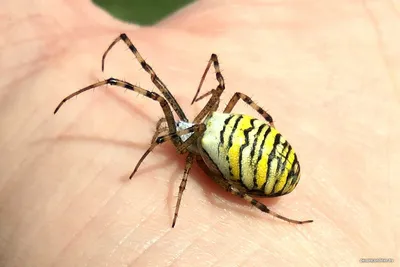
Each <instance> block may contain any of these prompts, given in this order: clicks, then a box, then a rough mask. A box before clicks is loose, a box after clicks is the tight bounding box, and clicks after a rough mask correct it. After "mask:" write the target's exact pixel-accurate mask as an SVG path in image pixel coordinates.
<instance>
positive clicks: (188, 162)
mask: <svg viewBox="0 0 400 267" xmlns="http://www.w3.org/2000/svg"><path fill="white" fill-rule="evenodd" d="M193 157H194V156H193V154H192V153H189V155H188V156H187V157H186V163H185V170H184V172H183V177H182V181H181V184H180V185H179V193H178V199H177V201H176V206H175V213H174V219H173V221H172V228H174V226H175V224H176V220H177V218H178V213H179V207H180V206H181V200H182V196H183V191H185V188H186V183H187V177H188V175H189V172H190V169H191V168H192V165H193Z"/></svg>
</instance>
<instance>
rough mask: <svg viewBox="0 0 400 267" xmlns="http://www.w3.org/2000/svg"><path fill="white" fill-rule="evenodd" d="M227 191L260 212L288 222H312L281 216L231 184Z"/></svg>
mask: <svg viewBox="0 0 400 267" xmlns="http://www.w3.org/2000/svg"><path fill="white" fill-rule="evenodd" d="M229 192H231V193H232V194H233V195H235V196H238V197H241V198H243V199H244V200H246V201H247V202H249V203H250V204H251V205H253V206H255V207H256V208H257V209H259V210H261V211H262V212H265V213H269V214H271V215H272V216H274V217H276V218H278V219H281V220H284V221H287V222H290V223H295V224H304V223H311V222H313V220H307V221H298V220H293V219H289V218H287V217H285V216H282V215H280V214H278V213H276V212H274V211H272V210H270V209H269V208H268V207H267V206H265V205H264V204H263V203H261V202H259V201H258V200H256V199H254V198H253V197H251V196H250V195H248V194H246V193H242V192H240V191H239V190H238V189H237V188H235V187H234V186H232V185H231V186H230V187H229Z"/></svg>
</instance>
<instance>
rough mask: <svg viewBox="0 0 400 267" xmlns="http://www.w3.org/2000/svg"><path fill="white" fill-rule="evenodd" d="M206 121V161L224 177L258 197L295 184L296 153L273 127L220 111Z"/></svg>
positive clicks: (285, 191) (281, 192)
mask: <svg viewBox="0 0 400 267" xmlns="http://www.w3.org/2000/svg"><path fill="white" fill-rule="evenodd" d="M205 124H206V131H205V132H204V134H203V136H202V139H201V146H202V149H203V150H204V151H205V154H206V155H205V156H206V157H207V159H206V160H205V162H206V163H207V162H209V161H211V162H212V163H213V164H214V165H215V166H216V167H217V168H218V170H219V172H220V173H221V174H222V175H223V177H224V178H225V179H227V180H230V181H232V182H234V183H236V184H239V185H240V186H242V187H243V188H244V189H245V190H246V191H247V192H248V193H249V194H251V195H256V196H259V197H274V196H281V195H285V194H288V193H290V192H291V191H293V189H294V188H295V187H296V185H297V183H298V182H299V179H300V165H299V162H298V160H297V156H296V153H295V152H294V150H293V149H292V147H291V145H290V144H289V143H288V142H287V141H286V139H285V138H284V137H283V136H282V135H281V134H280V133H279V132H278V131H277V130H276V129H275V128H274V127H271V126H270V125H269V124H267V123H266V122H264V121H262V120H258V119H256V118H253V117H251V116H248V115H241V114H228V113H218V112H214V113H213V114H212V115H211V117H209V118H208V119H207V121H205Z"/></svg>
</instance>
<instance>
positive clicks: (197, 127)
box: [129, 124, 205, 179]
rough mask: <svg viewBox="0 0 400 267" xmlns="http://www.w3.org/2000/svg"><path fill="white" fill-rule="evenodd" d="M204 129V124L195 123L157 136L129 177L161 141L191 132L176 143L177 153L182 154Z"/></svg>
mask: <svg viewBox="0 0 400 267" xmlns="http://www.w3.org/2000/svg"><path fill="white" fill-rule="evenodd" d="M204 131H205V125H204V124H196V125H193V126H191V127H189V128H187V129H183V130H180V131H177V132H175V133H169V134H167V135H163V136H159V137H157V138H156V140H155V142H153V143H152V144H151V145H150V147H149V148H148V149H147V150H146V152H145V153H144V154H143V156H142V157H141V158H140V159H139V161H138V163H137V164H136V166H135V169H134V170H133V172H132V173H131V175H130V176H129V179H132V177H133V175H135V173H136V172H137V170H138V169H139V166H140V165H141V164H142V162H143V161H144V159H145V158H146V157H147V156H148V155H149V154H150V152H151V151H153V150H154V148H155V147H156V146H158V145H160V144H162V143H165V142H167V141H169V140H175V139H176V138H180V137H179V136H182V135H185V134H188V133H193V134H192V135H191V136H190V137H189V138H188V139H187V140H186V141H185V142H183V143H181V144H176V149H177V151H178V153H180V154H183V153H185V152H187V148H188V147H189V146H190V145H192V144H194V143H195V142H196V141H197V139H198V137H199V136H200V135H201V134H203V133H204Z"/></svg>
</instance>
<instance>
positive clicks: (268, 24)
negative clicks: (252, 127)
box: [0, 1, 400, 266]
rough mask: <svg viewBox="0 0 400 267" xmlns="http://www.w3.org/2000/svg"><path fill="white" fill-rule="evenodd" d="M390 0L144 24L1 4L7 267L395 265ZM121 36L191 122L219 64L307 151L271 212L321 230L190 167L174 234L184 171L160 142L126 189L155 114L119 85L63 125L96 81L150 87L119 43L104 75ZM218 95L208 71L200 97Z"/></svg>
mask: <svg viewBox="0 0 400 267" xmlns="http://www.w3.org/2000/svg"><path fill="white" fill-rule="evenodd" d="M385 3H389V2H382V1H379V3H374V2H367V3H366V4H365V5H364V6H361V5H360V4H359V3H356V2H354V3H346V5H340V4H339V3H338V2H337V1H324V2H321V3H311V2H310V3H304V2H302V3H297V2H294V3H286V2H278V3H275V4H271V3H267V2H264V1H234V2H233V1H231V2H229V3H222V2H216V1H199V2H197V3H195V4H194V5H192V6H190V7H188V8H186V9H184V10H182V11H180V12H178V13H177V14H175V15H173V16H172V17H170V18H168V19H166V20H164V21H162V22H161V23H159V24H157V25H155V26H153V27H147V28H139V27H137V26H135V25H127V24H123V23H121V22H118V21H116V20H114V19H111V18H109V17H108V16H107V15H105V14H104V12H102V11H100V10H98V9H96V8H94V7H93V5H92V4H91V3H89V2H87V3H82V2H79V4H78V3H72V4H71V3H66V2H53V4H51V5H49V4H46V5H44V3H42V2H35V3H34V4H32V3H31V2H30V3H29V4H28V3H27V2H26V1H20V2H19V3H13V4H11V3H10V4H8V5H5V4H4V3H3V4H0V5H2V6H1V8H0V9H1V10H3V12H4V13H3V16H1V20H2V25H6V26H4V27H3V28H1V36H3V38H4V39H3V42H2V48H3V49H2V56H1V58H0V70H1V73H2V77H1V83H0V84H1V91H0V92H1V103H2V104H1V105H0V114H2V115H1V116H0V125H1V129H2V130H1V138H0V140H1V152H0V155H2V160H1V161H0V164H1V165H0V178H1V180H0V186H1V187H0V188H1V194H0V216H1V217H0V220H1V228H0V240H1V242H0V251H1V254H0V255H1V256H0V259H1V261H0V263H1V264H0V265H3V266H51V265H54V266H83V265H89V266H102V265H113V266H121V265H122V266H125V265H129V266H169V265H172V264H174V265H176V266H189V265H190V266H201V265H205V266H211V265H216V266H218V265H220V266H239V265H243V266H261V265H267V266H321V265H332V266H336V265H339V266H351V265H355V264H354V263H356V264H357V263H358V260H359V258H362V257H391V258H394V257H395V256H398V251H397V250H396V246H395V245H396V244H398V241H399V234H398V231H397V230H396V229H395V225H399V213H398V211H397V212H396V210H398V209H395V203H397V201H398V200H399V197H398V196H395V194H394V192H395V190H396V189H397V188H399V182H398V179H394V178H395V177H396V176H397V174H398V171H397V168H396V164H397V163H398V162H399V157H400V155H399V153H398V151H400V150H399V148H400V147H399V146H400V145H399V143H398V142H397V138H398V137H399V136H400V126H399V125H398V123H397V121H398V116H399V115H400V108H399V101H398V99H399V91H398V90H399V89H398V85H397V84H398V81H399V75H398V73H399V63H398V62H399V61H398V60H399V56H400V53H399V52H398V48H399V47H400V46H399V38H398V37H397V36H396V34H395V33H396V32H397V27H398V26H396V25H400V24H399V23H397V22H398V18H397V17H396V16H395V15H394V14H395V12H394V11H395V7H393V6H389V4H387V5H385ZM344 7H346V8H344ZM28 8H29V11H28ZM15 10H18V11H19V12H18V13H17V12H16V11H15ZM121 32H126V33H127V34H128V36H129V37H130V38H131V39H132V41H133V42H134V43H135V45H136V46H137V48H138V49H139V51H140V53H141V54H142V55H143V57H144V58H145V59H146V60H147V61H148V63H149V64H150V65H151V66H152V67H153V68H154V69H155V71H156V72H157V74H158V75H159V77H160V78H161V79H162V80H163V82H164V83H166V84H167V86H168V88H169V89H170V91H171V92H172V93H173V94H174V95H175V96H176V98H177V100H178V102H179V103H180V104H181V105H182V107H183V109H184V110H185V112H186V114H187V115H188V117H189V118H193V117H194V116H195V115H196V113H197V112H198V111H199V110H200V109H201V107H202V105H204V101H201V102H199V103H196V104H195V105H194V106H190V101H191V99H192V97H193V94H194V93H195V89H196V87H197V85H198V82H199V80H200V77H201V74H202V73H203V71H204V67H205V65H206V61H207V60H208V59H209V56H210V54H211V53H216V54H218V56H219V59H220V61H221V66H222V71H223V72H222V74H223V75H224V78H225V81H226V86H227V89H226V92H225V94H224V100H225V102H226V101H228V100H229V98H230V96H231V95H232V94H234V93H235V92H237V91H240V92H244V93H246V94H248V95H250V96H251V97H252V98H253V99H255V100H256V101H257V103H258V104H260V105H261V106H263V107H264V108H266V109H268V111H269V112H270V113H271V115H272V116H273V117H274V119H275V125H276V127H277V128H278V129H279V130H280V131H281V132H282V133H283V135H284V136H285V137H286V138H287V139H288V140H289V141H290V143H291V144H292V145H293V147H294V148H295V149H296V152H297V153H298V154H299V158H300V163H301V164H302V170H303V172H302V179H301V181H300V183H299V185H298V188H297V189H296V190H295V191H294V192H293V193H291V194H290V195H287V196H284V197H282V198H279V202H278V199H271V200H262V201H263V203H266V204H267V205H268V206H269V207H270V208H271V209H272V210H274V211H275V212H278V213H280V214H283V215H285V216H287V217H290V218H294V219H314V223H312V224H309V225H300V226H296V225H292V224H288V223H286V222H283V221H280V220H277V219H274V218H273V217H271V216H269V215H268V214H262V213H261V212H259V211H258V210H257V209H254V208H253V209H251V208H250V207H249V206H248V205H247V203H245V202H242V201H241V200H240V199H236V198H235V197H233V196H230V195H229V194H228V193H225V192H223V190H222V189H220V188H219V187H218V186H217V185H215V184H214V183H212V182H211V181H210V179H209V178H208V177H207V176H205V175H204V174H203V173H202V172H201V170H199V168H194V169H192V172H191V174H190V177H189V181H188V185H187V188H186V191H185V192H184V195H183V202H182V206H181V209H180V214H179V217H178V222H177V225H176V227H175V228H174V229H172V228H171V227H170V225H171V222H172V216H173V210H174V206H175V201H176V197H175V195H176V194H177V188H178V185H179V182H180V178H181V175H182V170H183V160H184V158H183V157H181V156H178V155H176V153H175V150H174V148H173V146H172V145H164V146H163V147H160V148H158V149H157V150H156V151H155V152H154V153H152V154H151V155H150V156H149V157H148V158H147V159H146V161H145V162H144V163H143V165H142V167H141V168H140V169H139V171H138V173H137V174H136V175H135V176H134V177H133V179H132V180H130V181H129V180H128V176H129V174H130V172H131V171H132V169H133V167H134V166H135V164H136V161H137V160H138V159H139V158H140V156H141V155H142V153H143V152H144V151H145V150H146V149H147V147H148V143H149V140H150V138H151V136H152V133H153V131H154V124H155V122H156V121H157V119H158V118H160V117H161V116H162V111H161V110H160V108H159V106H158V105H157V104H156V103H152V102H151V101H150V100H148V99H146V98H144V97H136V95H135V94H134V93H131V92H126V93H124V91H123V90H120V89H119V88H111V86H109V87H108V88H98V89H96V90H95V91H94V92H93V93H86V94H82V95H80V96H79V97H77V99H73V100H71V101H69V102H68V103H66V104H65V106H63V107H62V109H61V110H60V111H59V112H58V113H57V114H56V115H55V116H53V115H52V112H53V110H54V108H55V106H56V105H57V104H58V103H59V101H60V100H61V99H62V98H63V97H65V96H66V95H68V94H70V93H72V92H74V91H75V90H77V89H79V88H82V87H84V86H87V85H89V84H90V83H93V82H95V81H96V80H97V79H99V80H102V79H104V78H108V77H110V76H113V77H117V78H121V79H125V80H127V81H130V82H132V83H133V84H139V85H140V86H141V87H143V88H148V89H150V90H155V91H156V90H157V89H156V88H155V86H154V85H153V84H152V83H151V81H150V79H149V76H148V74H147V73H145V72H144V71H143V70H141V69H140V66H139V64H138V63H137V61H136V60H135V58H134V56H133V55H132V54H131V53H130V52H129V50H128V49H126V47H124V46H123V44H119V45H118V46H116V47H115V48H113V50H112V51H111V52H110V54H109V55H108V58H107V61H106V68H105V73H104V74H103V73H101V70H100V63H101V56H102V53H103V52H104V50H105V49H106V47H107V46H108V45H109V44H110V42H111V41H112V40H113V39H114V38H115V37H116V36H117V35H118V34H119V33H121ZM210 77H211V78H210ZM215 85H216V81H215V80H214V78H213V76H212V75H210V74H209V78H208V80H207V82H206V84H205V90H207V89H210V88H212V87H213V86H215ZM225 102H222V103H221V106H222V105H223V104H224V103H225ZM235 112H244V113H248V114H254V115H256V114H255V112H253V111H252V110H251V109H248V108H247V107H245V106H244V105H243V106H240V107H239V108H238V109H237V110H236V111H235ZM395 260H397V259H395Z"/></svg>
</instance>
